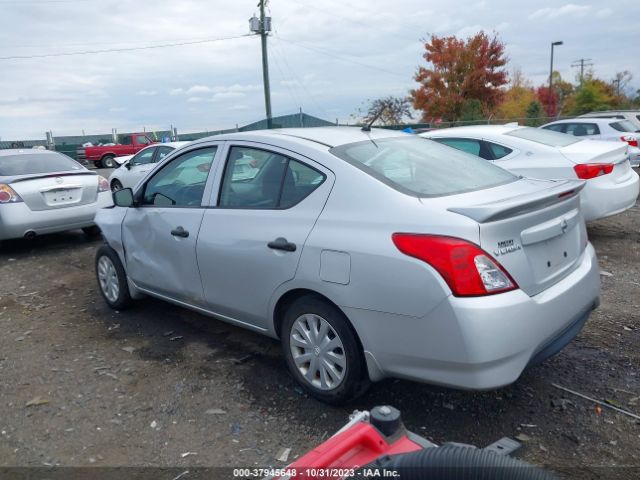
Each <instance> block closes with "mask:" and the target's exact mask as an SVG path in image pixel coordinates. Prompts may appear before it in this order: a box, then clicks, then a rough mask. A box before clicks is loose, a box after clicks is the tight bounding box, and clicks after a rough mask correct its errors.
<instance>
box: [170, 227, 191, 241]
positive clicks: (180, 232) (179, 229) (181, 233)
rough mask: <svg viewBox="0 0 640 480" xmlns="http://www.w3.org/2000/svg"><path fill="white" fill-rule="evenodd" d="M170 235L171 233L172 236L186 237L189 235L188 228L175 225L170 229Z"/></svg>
mask: <svg viewBox="0 0 640 480" xmlns="http://www.w3.org/2000/svg"><path fill="white" fill-rule="evenodd" d="M171 235H173V236H174V237H182V238H187V237H188V236H189V230H185V229H184V228H182V227H177V228H174V229H173V230H171Z"/></svg>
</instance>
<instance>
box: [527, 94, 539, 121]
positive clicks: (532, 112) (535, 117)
mask: <svg viewBox="0 0 640 480" xmlns="http://www.w3.org/2000/svg"><path fill="white" fill-rule="evenodd" d="M541 116H542V105H541V104H540V102H539V101H537V100H534V101H533V102H531V103H530V104H529V106H528V107H527V119H528V120H527V125H529V126H530V127H537V126H539V125H541V123H540V117H541Z"/></svg>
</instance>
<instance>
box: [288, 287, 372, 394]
mask: <svg viewBox="0 0 640 480" xmlns="http://www.w3.org/2000/svg"><path fill="white" fill-rule="evenodd" d="M281 337H282V348H283V351H284V355H285V359H286V361H287V366H288V367H289V370H290V372H291V374H292V375H293V376H294V378H295V379H296V380H297V381H298V383H300V385H301V386H302V387H303V388H304V389H305V390H306V391H307V392H308V393H309V394H310V395H311V396H313V397H315V398H317V399H318V400H321V401H323V402H325V403H330V404H341V403H345V402H348V401H350V400H353V399H355V398H357V397H358V396H360V395H362V394H363V393H364V392H365V391H366V389H367V388H368V386H369V378H368V376H367V372H366V366H365V362H364V356H363V352H362V348H361V347H360V343H359V341H358V338H357V336H356V334H355V332H354V331H353V329H352V328H351V325H350V324H349V321H348V320H347V318H346V317H345V316H344V314H343V313H342V312H341V311H340V310H339V309H338V308H337V307H335V306H334V305H332V304H330V303H329V302H326V301H324V300H322V299H320V298H317V297H315V296H310V295H309V296H304V297H301V298H299V299H298V300H296V301H294V302H293V303H292V304H291V305H290V307H289V308H288V309H287V311H286V313H285V315H284V319H283V326H282V334H281Z"/></svg>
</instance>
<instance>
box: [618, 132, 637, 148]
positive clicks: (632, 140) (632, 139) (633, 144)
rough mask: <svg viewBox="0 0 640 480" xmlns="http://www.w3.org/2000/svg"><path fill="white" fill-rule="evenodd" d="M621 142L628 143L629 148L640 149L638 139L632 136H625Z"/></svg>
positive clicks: (621, 138)
mask: <svg viewBox="0 0 640 480" xmlns="http://www.w3.org/2000/svg"><path fill="white" fill-rule="evenodd" d="M620 140H622V141H623V142H627V143H628V144H629V146H631V147H636V148H638V138H637V137H634V136H632V135H624V136H622V137H620Z"/></svg>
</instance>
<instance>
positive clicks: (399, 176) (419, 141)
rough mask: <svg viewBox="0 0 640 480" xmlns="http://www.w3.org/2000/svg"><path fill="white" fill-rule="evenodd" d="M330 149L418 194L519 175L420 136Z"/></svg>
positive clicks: (461, 189)
mask: <svg viewBox="0 0 640 480" xmlns="http://www.w3.org/2000/svg"><path fill="white" fill-rule="evenodd" d="M329 151H330V152H331V153H333V154H334V155H335V156H337V157H339V158H341V159H343V160H346V161H347V162H349V163H351V164H352V165H354V166H356V167H358V168H359V169H361V170H363V171H365V172H366V173H368V174H369V175H371V176H372V177H374V178H376V179H378V180H380V181H381V182H383V183H385V184H387V185H389V186H391V187H393V188H395V189H396V190H399V191H401V192H403V193H406V194H408V195H413V196H418V197H432V196H442V195H452V194H456V193H462V192H468V191H472V190H480V189H484V188H490V187H494V186H497V185H502V184H504V183H509V182H513V181H515V180H516V179H517V178H518V177H516V176H514V175H512V174H511V173H509V172H507V171H506V170H503V169H502V168H499V167H496V166H494V165H492V164H491V163H487V162H486V161H485V160H482V159H480V158H478V157H475V156H473V155H469V154H467V153H464V152H460V151H458V150H456V149H454V148H450V147H447V146H444V145H440V144H438V143H436V142H434V141H432V140H429V139H426V138H421V137H414V136H406V137H393V138H384V139H375V140H367V141H363V142H356V143H348V144H346V145H341V146H339V147H334V148H332V149H331V150H329Z"/></svg>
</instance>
